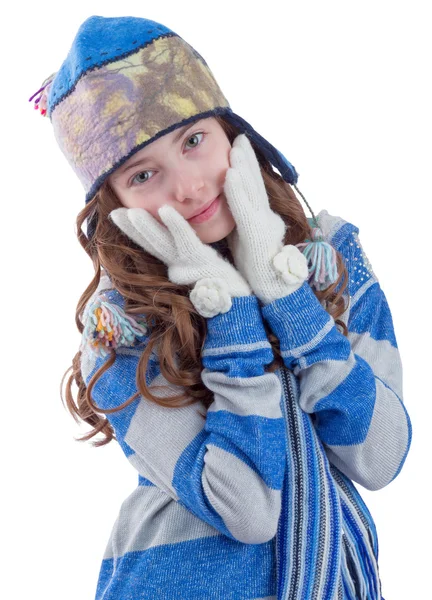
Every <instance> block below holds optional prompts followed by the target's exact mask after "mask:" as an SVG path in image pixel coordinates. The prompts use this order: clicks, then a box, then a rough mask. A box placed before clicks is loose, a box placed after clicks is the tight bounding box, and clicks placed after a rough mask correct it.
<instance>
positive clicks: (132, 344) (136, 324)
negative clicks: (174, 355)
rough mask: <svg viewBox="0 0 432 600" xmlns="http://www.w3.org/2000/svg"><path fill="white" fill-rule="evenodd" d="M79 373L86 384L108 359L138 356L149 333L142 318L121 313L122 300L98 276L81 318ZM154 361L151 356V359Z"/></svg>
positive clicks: (110, 286) (107, 282)
mask: <svg viewBox="0 0 432 600" xmlns="http://www.w3.org/2000/svg"><path fill="white" fill-rule="evenodd" d="M81 322H82V325H83V328H84V329H83V332H82V334H81V343H80V351H81V359H80V363H81V372H82V376H83V379H84V381H85V382H86V384H87V383H88V380H89V379H90V378H91V376H92V375H93V373H94V372H95V371H96V370H97V369H99V368H100V367H101V366H102V365H103V364H104V363H105V362H106V361H107V360H109V358H110V357H111V354H112V350H114V351H115V354H116V356H119V355H122V356H125V357H126V356H130V357H132V356H133V357H135V359H136V357H138V356H139V355H140V354H141V353H142V352H143V350H144V349H145V347H146V345H147V342H148V339H149V331H148V327H147V323H146V319H145V316H144V315H135V314H132V313H128V312H126V310H125V298H124V297H123V296H122V294H120V292H119V291H118V290H117V289H115V288H114V287H113V285H112V282H111V280H110V279H109V277H108V276H106V275H105V276H102V277H101V281H100V282H99V285H98V287H97V289H96V290H95V292H94V293H93V294H92V295H91V297H90V298H89V299H88V301H87V304H86V306H85V308H84V311H83V316H82V320H81ZM152 358H154V357H152Z"/></svg>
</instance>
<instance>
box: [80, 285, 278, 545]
mask: <svg viewBox="0 0 432 600" xmlns="http://www.w3.org/2000/svg"><path fill="white" fill-rule="evenodd" d="M207 323H208V328H207V329H208V332H207V336H206V339H205V344H204V348H203V352H202V360H203V366H204V369H203V371H202V380H203V382H204V384H205V386H206V387H207V388H208V389H210V390H211V391H212V392H213V393H214V402H213V403H212V404H211V405H210V407H209V409H208V410H206V408H205V406H204V405H203V404H202V403H201V402H198V403H195V404H191V405H188V406H182V407H180V408H169V407H164V406H160V405H158V404H156V403H154V402H152V401H149V400H147V399H146V398H144V397H143V396H141V395H139V396H138V397H137V398H136V400H134V401H133V402H132V403H131V404H130V405H129V406H127V407H125V408H123V409H121V410H120V411H119V412H112V413H108V414H107V415H106V416H107V418H108V419H109V421H110V423H111V425H112V427H113V429H114V431H115V434H116V439H117V441H118V442H119V444H120V446H121V447H122V449H123V451H124V453H125V454H126V456H127V458H128V459H129V461H130V463H131V464H132V465H133V466H134V467H135V468H136V470H137V471H138V473H139V480H140V483H141V485H155V486H157V487H158V488H159V489H161V490H162V491H164V492H165V493H166V494H168V495H169V496H170V497H171V498H172V499H173V500H175V501H176V502H179V503H180V504H181V505H183V506H184V507H185V508H186V509H188V510H189V511H190V512H192V513H193V514H195V516H197V517H198V518H200V519H201V520H203V521H205V522H207V523H208V524H210V525H211V526H213V527H214V528H216V529H217V530H218V531H219V532H221V533H223V534H224V535H226V536H227V537H229V538H231V539H233V540H238V541H241V542H244V543H249V544H260V543H264V542H267V541H269V540H270V539H272V538H273V537H274V536H275V534H276V530H277V525H278V520H279V515H280V511H281V488H282V483H283V477H284V473H285V468H286V433H285V427H284V421H283V415H282V411H281V395H282V390H281V384H280V380H279V379H278V377H277V375H276V374H275V373H269V372H265V366H266V365H267V364H269V363H270V362H271V361H272V360H273V352H272V349H271V345H270V343H269V341H268V339H267V335H266V332H265V327H264V323H263V320H262V315H261V310H260V306H259V302H258V300H257V298H256V297H255V296H245V297H240V298H233V304H232V307H231V309H230V310H229V311H228V312H227V313H225V314H221V315H217V316H215V317H212V318H210V319H208V321H207ZM141 344H142V345H138V346H135V347H132V348H126V347H124V348H121V347H120V348H117V350H116V360H115V363H114V364H113V365H112V366H111V367H110V368H109V369H108V370H107V371H106V372H105V373H104V374H103V375H102V376H101V377H100V379H99V380H98V381H97V382H96V384H95V386H94V387H93V390H92V396H93V399H94V401H95V403H96V404H97V405H98V406H100V407H101V408H104V409H107V408H113V407H117V406H120V405H121V404H122V403H124V402H125V401H126V400H127V399H128V398H130V397H131V396H132V395H133V394H134V393H136V392H137V388H136V383H135V381H136V380H135V373H136V369H137V365H138V361H139V357H140V355H141V353H142V351H143V347H144V345H145V340H143V341H142V342H141ZM103 362H104V360H103V359H101V358H100V357H98V358H97V360H96V362H95V360H94V359H92V358H91V356H89V355H88V354H86V352H84V356H83V357H82V363H81V364H82V371H83V376H85V380H86V382H87V383H88V382H89V380H90V378H91V377H92V376H93V374H94V373H95V371H96V370H97V369H98V368H99V367H100V366H101V365H102V364H103ZM146 381H147V385H149V386H150V388H151V387H152V386H153V385H155V386H156V385H158V386H159V385H162V386H165V389H164V390H163V391H160V390H154V391H153V390H152V391H153V393H154V394H155V395H158V396H160V397H167V396H172V395H176V394H178V393H179V392H180V391H181V389H180V388H179V387H177V386H173V385H171V384H168V382H167V381H166V379H165V378H164V377H163V376H162V374H161V372H160V369H159V361H158V359H157V356H154V355H152V359H151V361H149V368H148V370H147V373H146ZM199 413H202V414H204V416H205V417H206V418H205V420H204V419H203V418H202V417H201V416H200V414H199Z"/></svg>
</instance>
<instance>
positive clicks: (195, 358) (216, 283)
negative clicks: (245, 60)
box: [32, 17, 411, 600]
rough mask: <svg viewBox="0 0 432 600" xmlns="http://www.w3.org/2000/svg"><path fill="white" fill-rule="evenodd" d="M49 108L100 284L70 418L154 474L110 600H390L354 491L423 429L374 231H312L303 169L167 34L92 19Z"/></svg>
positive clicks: (131, 514) (321, 226) (103, 577)
mask: <svg viewBox="0 0 432 600" xmlns="http://www.w3.org/2000/svg"><path fill="white" fill-rule="evenodd" d="M32 99H33V97H32ZM35 106H36V108H39V109H40V110H41V112H42V114H46V115H48V116H49V117H50V119H51V122H52V124H53V127H54V132H55V135H56V138H57V140H58V142H59V144H60V146H61V148H62V150H63V152H64V154H65V156H66V158H67V159H68V160H69V162H70V163H71V165H72V167H73V169H74V170H75V172H76V173H77V175H78V176H79V177H80V179H81V181H82V183H83V185H84V187H85V190H86V206H85V208H84V209H83V210H82V211H81V213H80V214H79V216H78V219H77V226H78V227H77V230H78V239H79V241H80V243H81V244H82V246H83V247H84V249H85V250H86V252H87V253H88V255H89V256H90V258H91V259H92V261H93V264H94V268H95V276H94V279H93V280H92V282H91V283H90V285H89V286H88V288H87V289H86V290H85V292H84V293H83V295H82V296H81V298H80V300H79V302H78V306H77V313H76V322H77V326H78V328H79V330H80V332H81V333H82V343H81V347H80V351H79V352H78V353H77V354H76V356H75V358H74V360H73V365H72V369H73V373H72V376H71V377H70V378H69V380H68V383H67V393H66V400H67V405H68V407H69V409H70V411H71V413H72V415H73V416H78V417H80V418H81V419H83V420H85V421H86V422H87V423H89V424H90V425H91V426H92V427H93V430H92V431H91V432H90V433H89V434H87V435H86V436H84V437H83V438H81V439H82V440H88V439H90V438H92V437H94V436H95V435H96V434H97V433H101V434H103V435H104V436H105V437H104V439H103V440H100V439H99V440H98V441H96V442H94V444H95V445H96V446H99V445H102V444H106V443H108V442H110V441H111V440H113V439H115V440H116V441H118V443H119V444H120V445H121V447H122V449H123V450H124V453H125V455H126V457H127V458H128V460H129V462H130V463H131V464H132V465H133V467H135V469H136V471H137V474H138V485H137V488H136V489H135V490H134V492H132V494H131V495H130V496H129V497H128V498H127V499H126V500H125V501H124V503H123V504H122V506H121V509H120V512H119V515H118V518H117V520H116V522H115V524H114V528H113V530H112V533H111V536H110V539H109V541H108V544H107V547H106V552H105V555H104V557H103V560H102V566H101V570H100V573H99V580H98V585H97V591H96V599H97V600H102V599H103V600H114V599H116V600H120V599H126V598H134V599H138V598H143V599H144V598H145V599H166V600H169V599H174V598H182V599H187V600H190V599H192V600H193V599H202V600H204V599H206V600H207V599H210V598H211V599H224V600H226V599H228V598H232V599H235V600H240V599H256V598H267V599H269V598H273V599H276V598H277V599H278V600H279V599H288V598H289V599H292V600H300V599H302V600H309V599H311V600H312V599H314V600H318V599H319V600H321V599H325V600H336V599H337V600H341V599H364V600H366V599H367V600H375V599H381V598H382V595H381V583H380V578H379V571H378V562H377V561H378V540H377V532H376V529H375V525H374V522H373V519H372V517H371V515H370V513H369V511H368V509H367V507H366V505H365V504H364V502H363V500H362V498H361V496H360V494H359V492H358V490H357V488H356V486H355V485H354V483H353V481H354V482H357V483H358V484H360V485H362V486H363V487H365V488H367V489H369V490H378V489H380V488H383V487H384V486H386V485H388V484H389V483H390V482H391V481H392V480H393V479H394V478H395V477H396V476H397V475H398V473H399V472H400V470H401V468H402V465H403V463H404V461H405V459H406V456H407V452H408V450H409V447H410V442H411V425H410V420H409V417H408V415H407V413H406V410H405V408H404V405H403V403H402V368H401V362H400V356H399V352H398V347H397V343H396V338H395V334H394V329H393V322H392V317H391V313H390V310H389V307H388V304H387V300H386V297H385V295H384V293H383V291H382V290H381V288H380V285H379V282H378V280H377V278H376V276H375V275H374V273H373V271H372V268H371V266H370V263H369V261H368V259H367V257H366V255H365V253H364V252H363V249H362V246H361V244H360V241H359V238H358V232H359V230H358V228H357V227H355V226H354V225H352V224H351V223H348V222H346V221H344V220H343V219H341V218H339V217H335V216H332V215H330V214H329V213H328V212H327V211H325V210H322V211H321V212H320V213H319V214H318V216H317V217H315V216H314V214H313V212H312V211H311V214H312V218H311V219H307V218H306V216H305V214H304V211H303V209H302V206H301V205H300V203H299V201H298V198H297V195H296V193H295V191H294V190H296V191H297V192H298V193H299V194H300V195H301V193H300V191H299V190H298V188H297V186H296V183H297V177H298V176H297V173H296V170H295V168H294V167H293V166H292V165H291V163H289V162H288V161H287V160H286V159H285V158H284V156H283V155H282V154H281V153H280V152H279V151H278V150H276V149H275V148H274V147H273V146H272V145H271V144H270V143H269V142H268V141H267V140H265V139H264V138H263V137H261V136H260V135H259V134H258V133H257V132H256V131H255V130H254V129H253V128H252V127H251V125H250V124H249V123H247V122H246V121H244V120H243V119H242V118H241V117H240V116H239V115H237V114H235V113H233V111H232V110H231V108H230V106H229V104H228V102H227V100H226V98H225V97H224V95H223V94H222V92H221V90H220V88H219V86H218V84H217V83H216V81H215V79H214V77H213V75H212V73H211V71H210V69H209V67H208V65H207V64H206V62H205V61H204V59H203V58H202V57H201V56H200V55H199V54H198V53H197V52H196V51H195V50H194V49H193V48H192V47H191V46H189V45H188V44H187V43H186V42H185V41H184V40H183V39H182V38H181V37H179V36H178V35H177V34H175V33H174V32H173V31H171V30H170V29H168V28H167V27H165V26H163V25H160V24H158V23H155V22H153V21H149V20H146V19H140V18H132V17H123V18H103V17H90V18H89V19H87V20H86V21H85V22H84V23H83V24H82V25H81V27H80V29H79V31H78V33H77V35H76V37H75V40H74V41H73V44H72V47H71V49H70V52H69V54H68V56H67V58H66V59H65V61H64V62H63V64H62V65H61V67H60V70H59V71H58V72H57V73H56V74H54V75H53V76H51V77H50V78H48V80H46V81H45V82H44V84H43V86H42V88H41V89H40V90H39V92H38V93H37V98H36V100H35ZM309 210H310V209H309ZM84 222H86V233H84V231H83V230H82V226H83V225H84ZM74 382H75V383H76V384H77V385H78V398H77V402H76V403H75V401H74V399H73V397H72V392H71V388H72V384H73V383H74Z"/></svg>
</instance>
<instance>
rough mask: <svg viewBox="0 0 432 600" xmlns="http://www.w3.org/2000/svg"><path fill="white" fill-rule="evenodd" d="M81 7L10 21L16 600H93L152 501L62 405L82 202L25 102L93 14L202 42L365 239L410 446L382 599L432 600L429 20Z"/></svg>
mask: <svg viewBox="0 0 432 600" xmlns="http://www.w3.org/2000/svg"><path fill="white" fill-rule="evenodd" d="M73 4H74V3H61V2H58V1H57V2H52V1H46V2H44V3H42V4H40V3H37V2H31V3H30V2H27V3H22V2H21V3H18V2H16V3H13V4H11V5H8V7H7V8H6V9H5V8H3V9H2V26H1V28H2V35H1V36H0V37H1V50H2V59H3V60H2V71H3V73H2V80H3V81H2V93H1V114H2V129H3V131H2V142H3V143H2V200H3V206H4V207H5V208H4V209H3V210H5V209H6V215H5V219H4V220H3V224H4V226H3V231H2V236H1V241H2V245H3V249H2V252H1V256H2V271H1V275H2V294H1V298H2V303H3V308H2V313H1V314H2V332H3V336H4V342H3V349H4V355H3V359H2V369H4V371H3V377H2V381H3V393H2V404H3V411H2V413H1V417H2V422H3V427H2V435H1V443H2V470H3V478H2V479H3V482H2V486H1V487H2V495H1V498H2V500H1V502H2V511H1V514H2V521H3V524H2V544H1V552H2V554H3V557H2V559H1V560H2V567H3V568H2V577H1V582H0V585H1V586H2V588H3V587H4V590H3V589H2V590H1V591H0V595H1V597H2V598H7V599H8V600H15V599H24V598H43V599H44V600H60V599H61V600H72V599H73V600H76V599H78V598H79V599H80V600H92V599H93V598H94V592H95V588H96V581H97V576H98V571H99V567H100V563H101V559H102V554H103V552H104V549H105V545H106V543H107V540H108V537H109V534H110V531H111V527H112V525H113V523H114V520H115V518H116V516H117V513H118V510H119V508H120V505H121V503H122V501H123V500H124V499H125V498H126V496H127V495H128V494H129V493H130V492H131V491H132V490H133V489H134V487H135V486H136V484H137V474H136V472H135V471H134V469H133V468H132V466H130V465H129V463H128V461H127V460H126V458H125V457H124V455H123V453H122V451H121V450H120V448H119V446H118V445H117V444H116V443H115V442H113V443H111V444H110V445H108V446H106V447H103V448H100V449H97V448H95V449H94V448H92V447H91V446H90V444H89V443H82V442H76V441H74V437H79V436H80V435H81V434H83V433H85V432H87V431H89V426H85V427H79V426H78V425H76V424H75V422H74V421H73V419H72V418H71V416H70V415H69V414H68V413H67V412H66V411H65V410H64V408H63V406H62V403H61V400H60V395H59V389H60V380H61V377H62V375H63V373H64V372H65V371H66V369H67V368H68V367H69V365H70V364H71V359H72V356H73V355H74V354H75V352H76V351H77V349H78V345H79V340H80V338H79V333H78V330H77V329H76V326H75V322H74V315H75V307H76V303H77V301H78V299H79V296H80V294H81V293H82V292H83V291H84V289H85V287H86V286H87V285H88V283H89V282H90V279H91V275H92V265H91V263H90V260H89V259H88V258H87V256H86V254H85V253H84V251H83V250H82V249H81V247H80V246H79V244H78V241H77V239H76V236H75V219H76V215H77V213H78V212H79V210H80V209H81V208H82V206H83V203H84V190H83V189H82V187H81V184H80V183H79V181H78V179H77V177H76V176H75V175H74V173H73V172H72V170H71V168H70V167H69V165H68V164H67V162H66V160H65V159H64V157H63V155H62V154H61V152H60V150H59V149H58V147H57V146H56V144H55V141H54V136H53V133H52V126H51V124H50V121H49V120H48V119H46V118H42V117H41V116H40V114H39V113H38V112H36V111H35V110H34V109H33V104H32V103H29V102H28V98H29V97H30V96H31V95H32V94H33V93H34V92H35V91H36V90H37V89H38V88H39V87H40V85H41V83H42V81H43V80H44V79H45V78H46V77H48V76H49V75H50V74H51V73H52V72H54V71H57V70H58V69H59V67H60V65H61V62H62V61H63V60H64V58H65V56H66V54H67V51H68V50H69V47H70V45H71V43H72V40H73V38H74V36H75V33H76V31H77V29H78V27H79V25H80V24H81V23H82V21H84V20H85V19H86V18H87V17H89V16H91V15H95V14H97V15H102V16H106V17H108V16H126V15H130V16H141V17H147V18H150V19H153V20H155V21H159V22H161V23H163V24H165V25H167V26H168V27H170V28H171V29H173V30H174V31H175V32H177V33H178V34H179V35H180V36H181V37H183V38H184V39H186V40H187V41H188V42H189V43H190V44H192V46H193V47H195V48H196V49H197V50H198V52H200V54H202V56H203V57H204V58H205V59H206V61H207V62H208V64H209V66H210V68H211V69H212V71H213V73H214V74H215V76H216V79H217V80H218V82H219V84H220V86H221V88H222V90H223V92H224V94H225V95H226V97H227V98H228V100H229V101H230V103H231V106H232V108H233V110H234V112H237V113H238V114H240V115H242V116H243V117H244V118H245V119H246V120H247V121H249V122H250V123H251V124H252V125H253V127H254V128H255V129H256V130H257V131H258V132H259V133H261V134H262V135H263V136H264V137H266V138H267V139H268V140H269V141H271V142H272V143H273V144H274V145H275V146H276V147H277V148H279V149H280V150H281V151H282V152H283V154H284V155H285V156H286V157H287V158H288V160H290V161H291V162H292V163H293V164H294V165H295V167H296V169H297V171H298V173H299V182H298V186H299V188H300V190H301V191H302V193H303V194H304V195H305V196H306V199H307V200H308V202H309V203H310V205H311V206H312V209H313V210H314V212H315V213H318V212H319V211H320V210H321V209H322V208H326V209H327V210H328V211H329V213H330V214H334V215H339V216H341V217H343V218H344V219H346V220H348V221H350V222H352V223H354V224H356V225H357V226H358V227H359V228H360V239H361V241H362V244H363V247H364V250H365V251H366V253H367V255H368V257H369V259H370V261H371V263H372V266H373V269H374V271H375V273H376V275H377V276H378V278H379V279H380V282H381V286H382V288H383V290H384V291H385V294H386V296H387V299H388V301H389V304H390V308H391V311H392V315H393V320H394V325H395V330H396V337H397V341H398V345H399V348H400V352H401V356H402V361H403V365H404V399H405V404H406V407H407V409H408V411H409V414H410V416H411V419H412V425H413V441H412V446H411V451H410V454H409V455H408V458H407V461H406V463H405V466H404V468H403V470H402V472H401V473H400V475H399V476H398V477H397V479H396V480H395V481H393V482H392V483H391V484H390V485H389V486H387V487H386V488H384V489H382V490H380V491H378V492H368V491H367V490H364V489H363V488H361V487H360V486H359V490H360V492H361V493H362V495H363V497H364V499H365V501H366V503H367V504H368V506H369V508H370V510H371V512H372V514H373V516H374V519H375V522H376V525H377V529H378V534H379V542H380V569H381V577H382V583H383V596H384V597H385V599H386V600H408V599H409V600H411V599H414V598H416V599H417V598H426V597H428V598H429V597H432V594H431V592H430V584H429V579H430V577H429V576H430V568H431V567H430V559H431V550H430V543H429V540H430V539H431V535H432V531H431V517H430V495H429V496H428V495H427V486H428V483H429V482H428V479H429V473H430V450H429V445H428V441H429V439H430V434H429V429H427V427H428V425H429V423H430V421H431V408H430V406H431V400H432V399H431V386H430V371H431V366H430V360H431V353H430V347H431V344H430V339H431V334H432V331H431V325H430V300H429V295H428V292H429V290H430V264H431V245H430V242H429V240H430V234H431V211H430V202H431V186H430V175H431V167H430V164H431V158H432V157H431V134H432V128H431V117H430V112H431V105H432V98H431V92H430V79H431V78H430V68H431V67H430V61H431V51H432V47H431V41H430V40H431V36H430V30H431V22H430V19H429V17H428V13H427V8H428V6H427V5H428V2H426V1H425V2H420V1H418V0H417V1H416V0H410V1H409V2H408V1H405V2H398V1H395V0H393V1H392V2H390V1H380V0H375V1H370V0H367V1H365V0H363V1H362V2H355V3H354V2H349V1H346V0H345V1H332V0H328V1H327V2H319V1H317V2H308V1H305V0H297V1H295V2H289V1H287V0H285V1H283V2H274V1H271V0H267V1H266V2H259V3H258V2H257V3H253V2H252V3H249V2H234V1H233V0H230V1H228V2H226V1H222V2H221V1H219V2H218V1H214V2H211V3H207V2H203V1H202V0H201V1H198V2H178V1H172V2H171V1H170V2H167V1H164V2H142V1H140V2H125V3H119V2H109V1H106V0H104V1H103V2H96V1H91V0H89V1H88V2H85V3H82V5H81V4H79V6H80V7H79V8H77V7H75V6H74V5H73ZM305 210H306V213H307V216H310V215H309V213H308V211H307V209H306V207H305ZM3 214H4V213H3ZM119 600H120V599H119Z"/></svg>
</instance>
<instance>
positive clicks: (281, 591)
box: [276, 367, 294, 600]
mask: <svg viewBox="0 0 432 600" xmlns="http://www.w3.org/2000/svg"><path fill="white" fill-rule="evenodd" d="M281 379H282V388H283V394H282V395H283V402H284V408H285V414H284V421H285V427H286V429H288V427H287V425H288V423H287V414H288V410H289V406H288V402H294V392H293V389H292V385H291V378H290V377H289V375H288V374H287V373H286V370H285V368H284V367H281ZM284 384H285V385H284ZM288 433H289V432H288V431H287V434H288ZM287 450H288V444H287ZM285 480H286V475H285V478H284V483H283V485H282V502H281V505H282V510H281V517H280V519H279V523H278V528H277V533H276V573H277V578H278V581H277V598H278V600H285V599H286V598H287V585H286V584H287V581H286V565H285V563H284V562H283V561H286V555H285V556H282V549H283V548H284V547H285V548H286V543H285V544H283V543H282V538H283V536H284V533H285V527H286V523H283V517H284V507H285V506H286V495H287V493H288V492H287V490H286V486H285ZM285 542H286V540H285ZM281 561H282V562H281ZM281 566H282V569H283V570H282V572H281V573H279V571H280V568H281Z"/></svg>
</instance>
